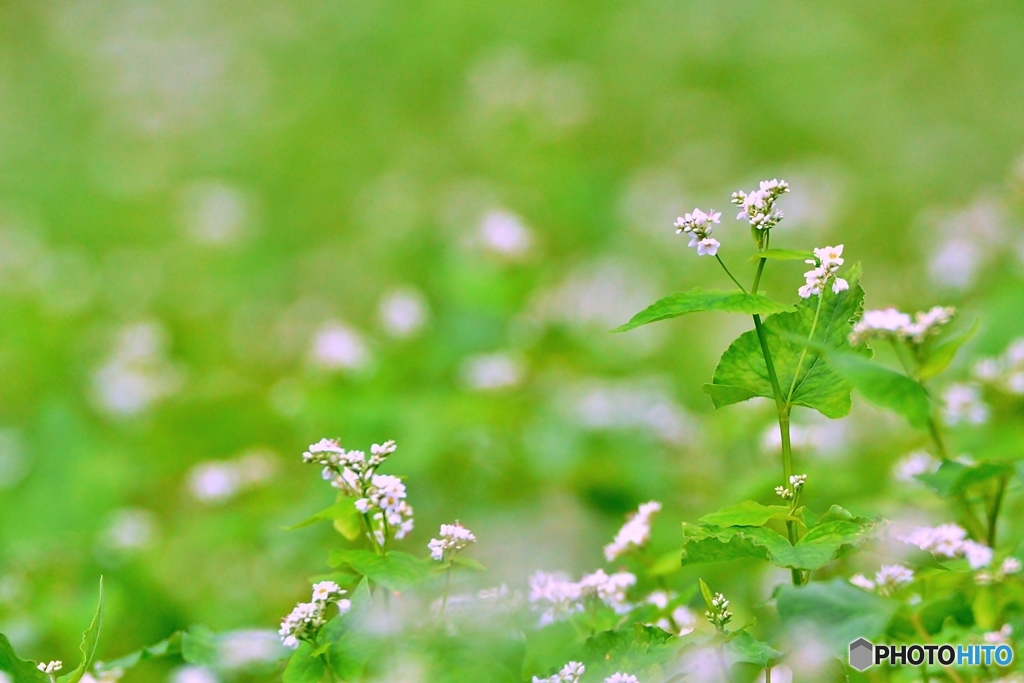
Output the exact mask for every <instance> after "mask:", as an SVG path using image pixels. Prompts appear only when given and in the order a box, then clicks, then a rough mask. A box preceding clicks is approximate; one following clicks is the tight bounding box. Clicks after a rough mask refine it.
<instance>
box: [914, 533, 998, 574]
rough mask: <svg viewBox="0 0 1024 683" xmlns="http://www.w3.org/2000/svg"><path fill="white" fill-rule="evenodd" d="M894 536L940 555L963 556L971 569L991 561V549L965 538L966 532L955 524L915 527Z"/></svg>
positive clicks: (983, 565) (984, 565) (985, 565)
mask: <svg viewBox="0 0 1024 683" xmlns="http://www.w3.org/2000/svg"><path fill="white" fill-rule="evenodd" d="M896 537H897V538H898V539H899V540H901V541H903V542H905V543H910V544H913V545H916V546H917V547H919V548H920V549H921V550H927V551H929V552H932V553H934V554H936V555H940V556H942V557H947V558H955V557H965V558H967V562H968V564H969V565H970V566H971V569H981V568H982V567H987V566H988V565H989V564H990V563H991V562H992V549H991V548H989V547H987V546H983V545H981V544H980V543H977V542H976V541H972V540H971V539H969V538H967V532H966V531H965V530H964V529H963V527H960V526H957V525H956V524H941V525H939V526H936V527H917V528H915V529H912V530H911V531H909V532H907V533H903V534H900V533H897V534H896Z"/></svg>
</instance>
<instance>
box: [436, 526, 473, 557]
mask: <svg viewBox="0 0 1024 683" xmlns="http://www.w3.org/2000/svg"><path fill="white" fill-rule="evenodd" d="M440 536H441V538H434V539H431V541H430V543H428V544H427V547H428V548H429V549H430V557H431V558H432V559H434V560H436V561H438V562H441V561H443V560H446V559H448V558H449V557H451V556H453V555H455V554H456V553H459V552H461V551H462V550H464V549H465V548H466V547H468V546H469V544H470V543H476V536H474V535H473V532H472V531H470V530H469V529H467V528H466V527H464V526H462V525H461V524H459V523H458V522H455V524H442V525H441V532H440Z"/></svg>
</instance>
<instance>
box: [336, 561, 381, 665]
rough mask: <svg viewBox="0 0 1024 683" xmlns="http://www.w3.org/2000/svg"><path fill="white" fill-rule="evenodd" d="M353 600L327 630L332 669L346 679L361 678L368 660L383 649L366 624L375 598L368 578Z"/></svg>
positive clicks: (356, 590)
mask: <svg viewBox="0 0 1024 683" xmlns="http://www.w3.org/2000/svg"><path fill="white" fill-rule="evenodd" d="M350 600H351V601H352V606H351V608H350V609H349V611H348V612H346V613H345V614H341V615H339V616H337V617H335V618H334V619H331V621H330V622H328V624H327V625H326V626H325V627H324V631H323V634H324V635H323V637H324V640H325V641H326V643H327V644H328V649H327V658H328V662H329V663H330V665H331V669H332V670H333V671H334V673H335V674H337V675H338V676H339V677H340V678H341V679H342V680H345V681H355V680H360V679H361V677H362V675H363V670H364V669H365V668H366V663H367V662H369V661H370V659H371V658H372V657H373V656H374V654H376V652H377V651H378V650H379V649H380V645H379V643H378V642H377V641H376V640H375V639H374V638H373V637H372V634H371V633H370V632H369V629H368V628H367V626H366V622H367V619H368V618H369V616H370V611H371V609H372V607H373V598H372V596H371V595H370V587H369V584H368V582H367V580H366V579H365V578H364V579H363V580H362V581H360V582H359V585H358V586H356V589H355V590H354V591H353V592H352V596H351V598H350Z"/></svg>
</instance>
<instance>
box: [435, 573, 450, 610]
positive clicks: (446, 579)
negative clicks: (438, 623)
mask: <svg viewBox="0 0 1024 683" xmlns="http://www.w3.org/2000/svg"><path fill="white" fill-rule="evenodd" d="M451 583H452V566H451V565H448V569H447V570H445V573H444V594H443V595H442V596H441V612H440V613H439V614H438V616H441V617H443V616H444V608H445V607H447V606H448V588H449V587H450V586H451Z"/></svg>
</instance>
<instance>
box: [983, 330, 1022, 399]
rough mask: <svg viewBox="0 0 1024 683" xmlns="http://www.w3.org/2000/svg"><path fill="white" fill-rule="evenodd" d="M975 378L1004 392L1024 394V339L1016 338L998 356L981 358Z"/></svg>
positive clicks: (1017, 394)
mask: <svg viewBox="0 0 1024 683" xmlns="http://www.w3.org/2000/svg"><path fill="white" fill-rule="evenodd" d="M974 378H975V379H976V380H978V381H979V382H980V383H982V384H984V385H986V386H989V387H992V388H995V389H997V390H999V391H1002V392H1003V393H1007V394H1011V395H1015V396H1020V395H1021V394H1024V339H1015V340H1014V341H1013V342H1011V343H1010V345H1009V346H1008V347H1007V348H1006V351H1005V352H1004V353H1003V354H1002V355H1001V356H999V357H998V358H982V359H979V360H978V361H977V363H975V365H974Z"/></svg>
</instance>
